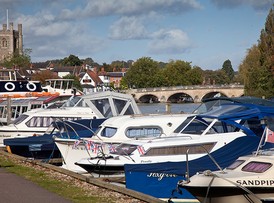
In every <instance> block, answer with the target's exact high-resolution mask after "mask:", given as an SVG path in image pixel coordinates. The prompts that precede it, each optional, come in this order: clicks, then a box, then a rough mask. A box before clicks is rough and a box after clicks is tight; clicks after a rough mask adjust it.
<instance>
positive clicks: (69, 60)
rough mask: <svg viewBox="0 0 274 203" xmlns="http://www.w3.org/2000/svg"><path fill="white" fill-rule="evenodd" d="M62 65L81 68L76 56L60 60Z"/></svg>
mask: <svg viewBox="0 0 274 203" xmlns="http://www.w3.org/2000/svg"><path fill="white" fill-rule="evenodd" d="M62 64H63V65H64V66H81V65H82V61H81V60H80V59H79V58H78V57H77V56H75V55H72V54H71V55H69V57H65V58H64V59H63V60H62Z"/></svg>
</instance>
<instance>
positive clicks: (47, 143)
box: [4, 118, 106, 159]
mask: <svg viewBox="0 0 274 203" xmlns="http://www.w3.org/2000/svg"><path fill="white" fill-rule="evenodd" d="M105 120H106V119H105V118H102V119H80V120H70V121H69V120H64V121H56V122H53V123H52V124H51V126H50V127H49V128H48V130H47V131H46V133H45V134H44V135H42V136H32V137H25V138H10V139H4V144H5V145H6V147H7V150H8V151H9V152H10V153H13V154H17V155H20V156H24V157H29V158H35V159H48V158H61V154H60V152H59V150H58V148H57V147H56V146H55V143H54V141H53V136H56V137H62V138H70V139H78V138H79V137H81V138H83V137H92V135H93V133H94V132H95V131H96V130H97V129H98V128H99V126H100V125H101V124H102V123H103V122H104V121H105Z"/></svg>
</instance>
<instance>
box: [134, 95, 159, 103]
mask: <svg viewBox="0 0 274 203" xmlns="http://www.w3.org/2000/svg"><path fill="white" fill-rule="evenodd" d="M137 101H138V102H140V103H159V98H158V97H157V96H156V95H154V94H144V95H143V96H141V97H140V98H139V99H138V100H137Z"/></svg>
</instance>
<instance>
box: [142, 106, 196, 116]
mask: <svg viewBox="0 0 274 203" xmlns="http://www.w3.org/2000/svg"><path fill="white" fill-rule="evenodd" d="M137 105H138V107H139V109H140V111H141V112H142V113H143V114H154V113H156V114H158V113H166V112H167V110H168V109H169V108H170V112H171V113H192V112H193V111H194V110H195V109H196V108H197V107H198V106H199V105H200V104H199V103H180V104H170V103H169V104H166V103H152V104H142V103H138V104H137ZM168 105H170V107H168Z"/></svg>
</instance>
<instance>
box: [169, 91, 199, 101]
mask: <svg viewBox="0 0 274 203" xmlns="http://www.w3.org/2000/svg"><path fill="white" fill-rule="evenodd" d="M166 101H167V102H171V103H188V102H191V103H193V102H194V100H193V98H192V96H190V95H189V94H186V93H184V92H178V93H175V94H172V95H170V96H169V97H168V99H167V100H166Z"/></svg>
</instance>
